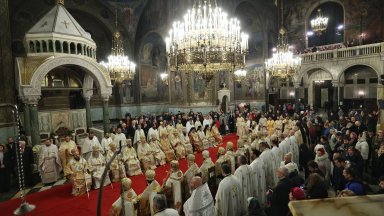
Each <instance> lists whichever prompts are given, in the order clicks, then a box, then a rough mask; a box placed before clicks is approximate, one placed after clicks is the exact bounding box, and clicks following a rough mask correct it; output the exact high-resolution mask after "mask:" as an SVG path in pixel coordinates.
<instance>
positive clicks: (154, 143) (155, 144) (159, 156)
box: [149, 134, 166, 166]
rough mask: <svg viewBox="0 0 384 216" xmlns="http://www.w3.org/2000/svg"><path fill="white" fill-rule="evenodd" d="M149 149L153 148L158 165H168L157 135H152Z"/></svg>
mask: <svg viewBox="0 0 384 216" xmlns="http://www.w3.org/2000/svg"><path fill="white" fill-rule="evenodd" d="M149 147H151V149H152V152H153V156H154V157H155V160H156V165H161V166H162V165H164V164H165V163H166V161H165V154H164V152H163V151H162V150H161V148H160V142H159V140H157V136H156V135H155V134H152V137H151V141H150V142H149Z"/></svg>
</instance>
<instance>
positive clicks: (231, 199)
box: [215, 163, 245, 216]
mask: <svg viewBox="0 0 384 216" xmlns="http://www.w3.org/2000/svg"><path fill="white" fill-rule="evenodd" d="M221 172H222V175H223V177H224V179H223V180H221V182H220V184H219V188H218V189H217V193H216V198H215V200H216V204H215V212H216V215H220V216H235V215H236V216H237V215H243V214H244V213H245V210H244V208H243V206H244V205H243V202H245V200H242V199H243V197H242V193H241V190H242V188H241V184H240V182H239V180H238V179H237V178H236V176H234V175H232V174H231V167H230V166H229V165H228V164H227V163H222V164H221Z"/></svg>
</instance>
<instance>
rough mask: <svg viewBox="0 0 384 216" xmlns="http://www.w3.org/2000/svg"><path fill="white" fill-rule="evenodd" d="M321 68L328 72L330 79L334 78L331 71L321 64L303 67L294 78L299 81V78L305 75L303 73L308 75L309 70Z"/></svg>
mask: <svg viewBox="0 0 384 216" xmlns="http://www.w3.org/2000/svg"><path fill="white" fill-rule="evenodd" d="M316 69H318V70H322V71H325V72H327V73H329V74H330V75H331V77H332V80H333V79H334V77H333V75H332V73H331V72H330V71H329V70H328V69H327V68H325V67H322V66H312V67H308V68H305V69H304V70H302V71H301V72H300V73H299V74H298V75H297V76H296V77H295V78H294V79H295V81H298V82H299V81H301V79H302V78H303V77H304V76H305V75H308V73H309V72H311V71H313V70H316Z"/></svg>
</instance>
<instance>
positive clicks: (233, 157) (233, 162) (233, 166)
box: [225, 150, 239, 174]
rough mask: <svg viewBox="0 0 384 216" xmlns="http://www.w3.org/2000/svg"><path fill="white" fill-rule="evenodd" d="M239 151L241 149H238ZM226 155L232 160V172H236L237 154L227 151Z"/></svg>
mask: <svg viewBox="0 0 384 216" xmlns="http://www.w3.org/2000/svg"><path fill="white" fill-rule="evenodd" d="M237 151H239V150H237ZM225 156H226V157H227V158H228V159H229V160H230V161H231V173H232V174H233V173H235V170H236V155H235V153H234V152H233V151H227V152H226V153H225Z"/></svg>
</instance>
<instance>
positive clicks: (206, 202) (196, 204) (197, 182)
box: [183, 176, 215, 216]
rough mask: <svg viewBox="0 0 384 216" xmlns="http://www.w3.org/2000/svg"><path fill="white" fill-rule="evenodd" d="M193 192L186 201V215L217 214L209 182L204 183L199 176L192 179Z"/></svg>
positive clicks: (209, 215)
mask: <svg viewBox="0 0 384 216" xmlns="http://www.w3.org/2000/svg"><path fill="white" fill-rule="evenodd" d="M190 184H191V186H190V187H191V188H192V190H193V191H192V194H191V197H189V199H188V200H187V201H186V202H185V203H184V206H183V209H184V214H185V216H211V215H215V206H214V201H213V197H212V194H211V191H210V190H209V187H208V184H207V183H205V184H203V181H202V179H201V178H200V177H199V176H195V177H193V178H192V179H191V183H190Z"/></svg>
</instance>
